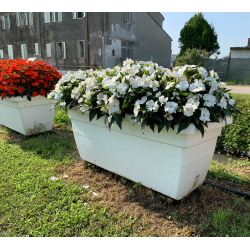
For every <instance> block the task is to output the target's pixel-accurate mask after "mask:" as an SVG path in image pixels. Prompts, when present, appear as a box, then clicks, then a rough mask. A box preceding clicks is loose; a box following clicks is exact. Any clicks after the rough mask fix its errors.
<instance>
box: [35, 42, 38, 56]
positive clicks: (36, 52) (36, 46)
mask: <svg viewBox="0 0 250 250" xmlns="http://www.w3.org/2000/svg"><path fill="white" fill-rule="evenodd" d="M35 54H36V56H38V55H39V50H38V43H35Z"/></svg>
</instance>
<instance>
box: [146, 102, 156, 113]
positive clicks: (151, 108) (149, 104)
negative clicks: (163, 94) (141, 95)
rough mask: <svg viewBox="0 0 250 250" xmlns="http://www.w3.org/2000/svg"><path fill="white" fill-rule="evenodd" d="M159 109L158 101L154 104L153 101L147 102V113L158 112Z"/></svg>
mask: <svg viewBox="0 0 250 250" xmlns="http://www.w3.org/2000/svg"><path fill="white" fill-rule="evenodd" d="M158 108H159V105H158V103H157V101H156V102H154V101H153V100H149V101H147V102H146V109H147V111H151V112H152V111H154V112H157V111H158Z"/></svg>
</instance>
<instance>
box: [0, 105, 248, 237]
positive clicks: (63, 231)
mask: <svg viewBox="0 0 250 250" xmlns="http://www.w3.org/2000/svg"><path fill="white" fill-rule="evenodd" d="M54 129H55V130H56V131H57V132H59V133H60V134H61V135H59V134H56V133H53V132H49V133H43V134H40V135H37V136H31V137H26V136H23V135H21V134H19V133H16V132H15V131H12V130H10V129H8V128H5V127H3V128H0V236H2V237H6V236H15V237H16V236H22V237H23V236H35V237H39V236H46V237H56V236H61V237H70V236H74V237H79V236H85V237H86V236H109V237H111V236H121V237H122V236H130V237H132V236H133V237H140V236H153V237H154V236H164V237H169V236H171V237H173V236H174V237H175V236H176V237H178V236H188V237H199V236H219V237H221V236H235V237H236V236H245V237H248V236H250V202H249V199H247V198H243V197H238V196H236V195H234V194H232V193H228V192H225V191H221V190H219V189H217V188H212V187H210V186H206V185H203V186H201V187H199V188H198V189H197V190H195V191H194V192H192V193H191V195H190V196H188V197H186V198H185V199H183V200H182V201H180V202H176V201H173V200H171V199H169V197H166V196H164V195H162V194H160V193H157V192H155V191H153V190H151V189H149V188H146V187H143V186H142V185H140V184H139V183H134V182H132V181H130V180H127V179H125V178H122V177H120V176H118V175H115V174H113V173H110V172H108V171H106V170H103V169H101V168H99V167H97V166H94V165H92V164H89V163H84V161H83V160H82V159H80V157H79V154H78V151H77V148H76V145H75V142H74V137H73V133H72V128H71V124H70V119H69V118H68V115H67V113H66V112H64V111H62V110H60V109H57V111H56V116H55V125H54ZM111 133H112V132H111ZM249 174H250V167H249V161H247V160H242V161H239V162H234V163H232V164H231V165H228V166H224V165H223V164H219V163H218V162H213V164H212V166H211V169H210V171H209V173H208V177H207V180H208V181H210V182H214V183H217V184H223V185H226V186H228V187H232V188H234V189H238V190H239V191H245V192H249V193H250V179H249ZM65 175H67V176H66V177H65ZM52 177H55V178H57V179H56V180H53V179H51V178H52ZM88 186H89V187H88Z"/></svg>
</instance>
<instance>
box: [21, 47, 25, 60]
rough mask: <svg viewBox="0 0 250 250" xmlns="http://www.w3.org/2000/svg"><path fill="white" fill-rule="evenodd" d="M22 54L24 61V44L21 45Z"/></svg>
mask: <svg viewBox="0 0 250 250" xmlns="http://www.w3.org/2000/svg"><path fill="white" fill-rule="evenodd" d="M21 54H22V59H24V50H23V44H21Z"/></svg>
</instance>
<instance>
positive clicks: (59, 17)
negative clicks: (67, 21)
mask: <svg viewBox="0 0 250 250" xmlns="http://www.w3.org/2000/svg"><path fill="white" fill-rule="evenodd" d="M61 21H62V12H52V22H61Z"/></svg>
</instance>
